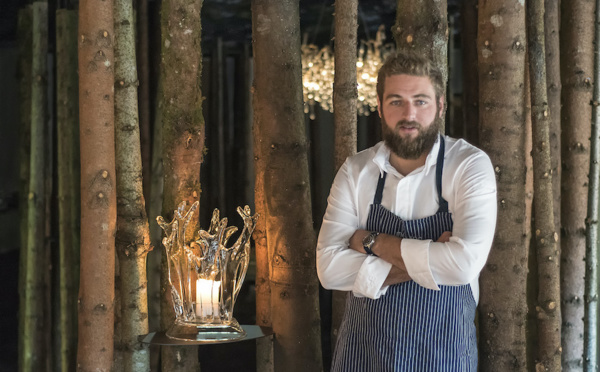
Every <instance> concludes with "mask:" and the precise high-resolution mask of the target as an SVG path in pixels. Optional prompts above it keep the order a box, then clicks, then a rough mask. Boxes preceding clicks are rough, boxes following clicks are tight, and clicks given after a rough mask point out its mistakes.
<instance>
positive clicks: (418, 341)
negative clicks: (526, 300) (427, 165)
mask: <svg viewBox="0 0 600 372" xmlns="http://www.w3.org/2000/svg"><path fill="white" fill-rule="evenodd" d="M440 139H441V142H440V150H439V155H438V159H437V165H436V186H437V191H438V200H439V205H440V207H439V209H438V211H437V213H436V214H434V215H433V216H429V217H425V218H421V219H418V220H411V221H403V220H402V219H401V218H400V217H398V216H396V215H395V214H393V213H392V212H390V211H389V210H387V209H386V208H384V207H383V206H382V205H381V198H382V195H383V186H384V184H385V178H386V175H387V173H383V175H382V176H381V177H380V178H379V181H378V183H377V191H376V193H375V198H374V200H373V204H372V205H371V208H370V210H369V216H368V217H367V230H369V231H379V232H381V233H385V234H390V235H396V236H399V237H402V238H410V239H421V240H424V239H432V240H433V241H436V240H437V239H438V238H439V237H440V236H441V235H442V233H443V232H444V231H452V217H451V214H450V213H449V211H448V202H447V201H446V200H444V198H442V182H441V179H442V169H443V165H444V138H443V137H441V136H440ZM439 287H440V291H435V290H431V289H426V288H424V287H421V286H420V285H419V284H417V283H415V282H414V281H412V280H411V281H408V282H405V283H400V284H395V285H391V286H390V287H389V288H388V290H387V293H386V294H385V295H383V296H381V297H380V298H379V299H377V300H373V299H370V298H366V297H356V296H354V295H353V294H352V293H350V294H349V295H348V300H347V302H346V310H345V314H344V318H343V320H342V324H341V325H340V331H339V336H338V341H337V345H336V349H335V354H334V356H333V361H332V368H331V371H334V372H349V371H357V372H358V371H360V372H366V371H373V372H385V371H403V372H404V371H406V372H427V371H431V372H444V371H448V372H450V371H452V372H454V371H460V372H464V371H472V372H476V371H477V341H476V333H475V323H474V321H475V308H476V306H477V304H476V303H475V299H474V298H473V293H472V291H471V286H470V285H468V284H467V285H460V286H439Z"/></svg>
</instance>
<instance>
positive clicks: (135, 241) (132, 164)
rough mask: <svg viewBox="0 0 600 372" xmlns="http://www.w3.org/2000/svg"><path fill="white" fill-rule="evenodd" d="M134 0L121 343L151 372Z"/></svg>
mask: <svg viewBox="0 0 600 372" xmlns="http://www.w3.org/2000/svg"><path fill="white" fill-rule="evenodd" d="M133 27H134V22H133V6H132V3H131V0H116V2H115V144H116V146H115V152H116V174H117V194H118V195H119V198H118V203H117V235H116V236H115V246H116V250H117V256H118V258H119V270H120V276H119V277H120V280H121V283H120V286H119V289H120V298H121V335H120V336H121V339H120V340H116V341H117V345H119V349H120V350H121V353H122V358H123V370H124V371H126V372H133V371H147V370H150V357H149V352H148V346H147V345H146V344H142V343H141V342H139V336H140V335H144V334H147V333H148V293H147V288H148V282H147V278H146V258H147V254H148V252H149V251H150V250H151V246H150V230H149V227H148V216H147V214H146V203H145V201H144V193H143V185H142V179H143V177H142V153H141V145H140V127H139V121H138V95H137V93H138V92H137V84H138V79H137V68H136V56H135V32H134V28H133Z"/></svg>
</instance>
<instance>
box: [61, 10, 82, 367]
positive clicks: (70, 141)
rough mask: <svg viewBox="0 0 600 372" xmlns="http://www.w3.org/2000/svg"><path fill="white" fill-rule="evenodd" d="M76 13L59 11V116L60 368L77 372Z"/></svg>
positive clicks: (78, 199)
mask: <svg viewBox="0 0 600 372" xmlns="http://www.w3.org/2000/svg"><path fill="white" fill-rule="evenodd" d="M77 79H78V77H77V12H76V11H74V10H66V9H59V10H57V11H56V89H57V92H56V96H57V104H56V116H57V122H56V124H57V159H56V160H57V167H58V171H57V176H58V229H59V232H58V234H59V236H58V239H59V241H58V246H59V267H58V276H59V290H60V292H59V303H60V305H59V315H58V324H59V329H60V334H59V342H58V345H56V346H55V348H56V347H58V353H56V355H55V358H56V360H55V366H57V368H59V370H60V371H64V372H66V371H73V370H75V351H76V350H77V304H76V302H75V300H76V298H77V288H78V287H79V286H78V282H79V271H78V268H79V214H80V213H79V204H80V198H79V167H80V164H79V97H78V96H79V90H78V80H77Z"/></svg>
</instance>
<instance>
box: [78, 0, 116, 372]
mask: <svg viewBox="0 0 600 372" xmlns="http://www.w3.org/2000/svg"><path fill="white" fill-rule="evenodd" d="M113 22H114V19H113V2H112V1H103V2H93V1H90V0H82V1H80V2H79V36H78V44H79V69H78V70H79V119H80V144H81V275H80V287H79V337H78V350H77V363H78V369H79V370H81V371H97V370H106V371H109V370H111V367H112V362H113V335H114V329H113V323H114V300H115V295H114V291H115V282H114V276H115V275H114V274H115V225H116V212H117V208H116V207H117V202H116V192H115V188H116V184H115V179H116V176H115V139H114V135H115V130H114V96H113V91H114V73H113V68H114V67H113V66H114V55H113V37H114V34H113Z"/></svg>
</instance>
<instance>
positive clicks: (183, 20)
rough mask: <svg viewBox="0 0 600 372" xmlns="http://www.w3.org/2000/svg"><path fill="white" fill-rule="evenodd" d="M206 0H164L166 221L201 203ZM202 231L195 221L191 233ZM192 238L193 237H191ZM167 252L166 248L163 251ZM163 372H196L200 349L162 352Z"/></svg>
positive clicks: (165, 306)
mask: <svg viewBox="0 0 600 372" xmlns="http://www.w3.org/2000/svg"><path fill="white" fill-rule="evenodd" d="M201 8H202V0H194V1H192V2H189V1H184V0H165V1H163V2H162V10H161V35H162V42H161V46H162V51H161V56H162V60H161V83H160V84H162V91H161V100H162V115H161V116H162V117H161V119H160V120H161V122H162V125H163V166H164V194H163V209H162V215H163V217H165V219H166V220H167V221H171V220H172V218H173V211H174V210H175V209H176V208H177V206H178V205H179V203H181V202H182V201H186V202H187V203H188V206H189V205H191V204H192V203H194V202H196V201H197V200H199V198H200V190H201V189H200V165H201V164H202V160H203V159H202V155H203V151H204V119H203V116H202V94H201V92H200V81H201V71H202V51H201V49H200V41H201V38H200V31H201V22H200V10H201ZM197 230H198V218H197V217H194V219H192V221H191V222H190V225H188V229H187V231H190V232H195V231H197ZM189 238H191V236H190V237H189ZM161 250H162V251H163V252H164V249H162V248H161ZM161 274H162V275H161V294H162V298H161V329H163V330H166V329H167V328H168V327H170V326H171V325H172V324H173V321H174V320H175V313H174V308H173V304H172V298H171V291H170V288H169V284H168V282H169V281H168V273H167V261H166V257H165V253H163V259H162V265H161ZM162 369H163V371H175V370H178V371H196V370H197V369H198V350H197V348H195V347H173V346H169V347H165V348H163V349H162Z"/></svg>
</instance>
